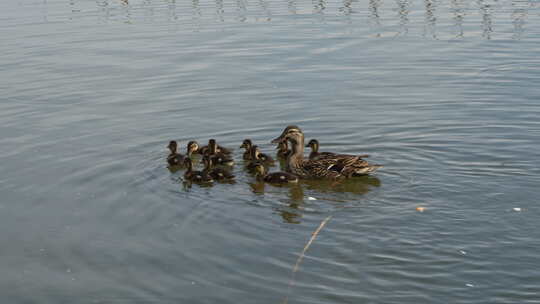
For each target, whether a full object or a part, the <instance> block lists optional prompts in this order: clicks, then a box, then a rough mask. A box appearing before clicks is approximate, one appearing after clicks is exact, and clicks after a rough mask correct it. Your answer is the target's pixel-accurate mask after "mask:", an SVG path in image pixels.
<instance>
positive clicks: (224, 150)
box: [197, 139, 232, 155]
mask: <svg viewBox="0 0 540 304" xmlns="http://www.w3.org/2000/svg"><path fill="white" fill-rule="evenodd" d="M210 145H216V152H217V153H222V154H227V155H229V154H231V153H232V152H231V150H229V149H227V148H225V147H222V146H220V145H218V144H217V143H216V140H215V139H210V140H208V145H207V146H204V147H201V148H200V149H199V150H198V151H197V152H198V153H199V154H203V155H204V154H206V153H207V151H208V150H209V148H210Z"/></svg>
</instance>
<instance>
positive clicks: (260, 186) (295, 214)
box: [249, 180, 304, 224]
mask: <svg viewBox="0 0 540 304" xmlns="http://www.w3.org/2000/svg"><path fill="white" fill-rule="evenodd" d="M266 185H267V183H265V182H264V181H262V180H256V181H255V182H254V183H249V186H250V187H251V191H252V192H253V193H255V194H257V195H261V196H262V195H264V193H265V186H266ZM269 187H272V188H274V189H279V188H281V189H285V188H286V189H288V195H287V196H288V199H287V198H285V199H284V200H283V201H282V202H283V205H282V206H279V207H275V208H273V209H274V211H275V212H276V213H278V214H279V215H281V217H282V218H283V220H284V221H285V222H286V223H289V224H299V223H300V218H302V206H303V204H304V189H303V188H302V187H301V186H300V185H298V184H297V183H291V184H281V185H279V184H278V185H272V186H269Z"/></svg>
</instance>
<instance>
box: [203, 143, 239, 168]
mask: <svg viewBox="0 0 540 304" xmlns="http://www.w3.org/2000/svg"><path fill="white" fill-rule="evenodd" d="M217 147H218V146H217V144H216V141H215V140H213V139H211V140H210V141H209V142H208V149H207V150H206V152H205V154H204V156H205V157H209V158H210V159H211V160H212V163H213V164H215V165H224V166H232V165H234V160H233V159H232V158H230V156H229V155H227V154H225V153H223V152H219V151H218V148H217Z"/></svg>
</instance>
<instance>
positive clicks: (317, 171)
mask: <svg viewBox="0 0 540 304" xmlns="http://www.w3.org/2000/svg"><path fill="white" fill-rule="evenodd" d="M302 169H303V170H304V171H305V172H306V173H307V175H309V176H310V177H313V178H330V179H337V178H340V177H342V176H343V175H342V174H341V171H342V169H343V166H342V165H341V164H338V162H337V160H336V159H335V158H333V159H330V158H327V159H317V160H307V161H305V162H304V163H303V165H302Z"/></svg>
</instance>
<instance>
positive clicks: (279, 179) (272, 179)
mask: <svg viewBox="0 0 540 304" xmlns="http://www.w3.org/2000/svg"><path fill="white" fill-rule="evenodd" d="M255 175H256V176H257V178H258V179H259V180H263V181H265V182H267V183H271V184H288V183H297V182H298V177H297V176H296V175H294V174H291V173H288V172H281V171H279V172H272V173H266V168H265V167H264V166H263V165H261V164H256V165H255Z"/></svg>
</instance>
